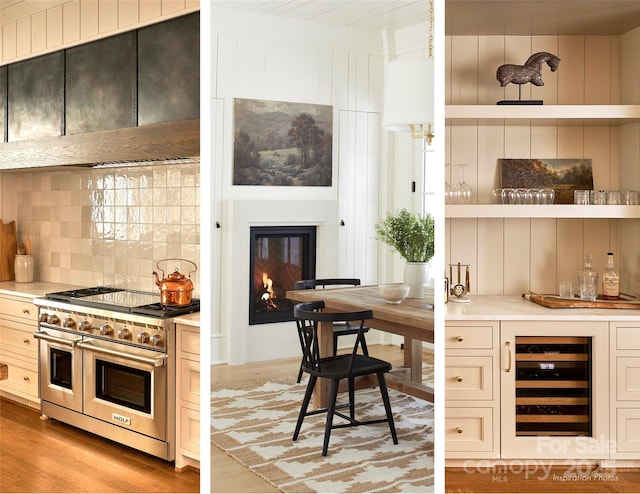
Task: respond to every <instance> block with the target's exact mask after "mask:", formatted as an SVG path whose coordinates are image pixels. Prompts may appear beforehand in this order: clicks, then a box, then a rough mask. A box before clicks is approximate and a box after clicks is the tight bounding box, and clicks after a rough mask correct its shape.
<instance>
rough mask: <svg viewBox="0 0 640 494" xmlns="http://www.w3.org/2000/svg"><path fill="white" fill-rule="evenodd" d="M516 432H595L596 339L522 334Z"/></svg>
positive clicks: (518, 341) (518, 340)
mask: <svg viewBox="0 0 640 494" xmlns="http://www.w3.org/2000/svg"><path fill="white" fill-rule="evenodd" d="M515 357H516V358H515V361H516V382H515V385H516V389H515V393H516V400H515V406H516V410H515V412H516V435H518V436H536V435H540V436H541V435H545V436H547V435H551V436H554V435H558V436H583V435H590V434H591V428H592V423H591V422H592V419H591V416H592V403H591V339H590V338H589V337H563V336H520V337H516V355H515Z"/></svg>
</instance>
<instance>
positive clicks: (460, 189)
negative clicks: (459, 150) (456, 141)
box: [453, 163, 473, 204]
mask: <svg viewBox="0 0 640 494" xmlns="http://www.w3.org/2000/svg"><path fill="white" fill-rule="evenodd" d="M456 166H458V168H459V169H460V181H459V182H458V184H457V185H456V186H455V189H454V195H453V199H455V202H456V203H458V204H471V197H472V196H473V190H472V189H471V186H470V185H469V184H467V183H466V182H465V181H464V167H465V166H469V163H461V164H459V165H456Z"/></svg>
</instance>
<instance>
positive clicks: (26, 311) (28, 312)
mask: <svg viewBox="0 0 640 494" xmlns="http://www.w3.org/2000/svg"><path fill="white" fill-rule="evenodd" d="M22 313H23V314H31V311H30V310H29V309H22Z"/></svg>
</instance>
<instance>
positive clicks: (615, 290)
mask: <svg viewBox="0 0 640 494" xmlns="http://www.w3.org/2000/svg"><path fill="white" fill-rule="evenodd" d="M619 296H620V274H619V273H618V272H617V271H616V268H615V266H614V264H613V252H608V253H607V267H606V268H605V269H604V271H602V298H603V299H605V300H616V299H618V298H619Z"/></svg>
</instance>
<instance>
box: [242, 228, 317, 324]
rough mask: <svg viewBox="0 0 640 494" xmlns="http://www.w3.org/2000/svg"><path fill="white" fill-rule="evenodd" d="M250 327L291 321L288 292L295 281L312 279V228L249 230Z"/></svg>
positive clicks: (313, 276) (314, 243) (313, 233)
mask: <svg viewBox="0 0 640 494" xmlns="http://www.w3.org/2000/svg"><path fill="white" fill-rule="evenodd" d="M250 230H251V232H250V251H249V253H250V263H251V265H250V269H249V275H250V280H249V324H250V325H254V324H266V323H275V322H284V321H292V320H293V303H292V302H291V301H290V300H287V298H286V297H285V294H286V292H287V290H293V284H294V282H296V281H298V280H304V279H310V278H315V271H316V227H315V226H275V227H274V226H252V227H251V228H250Z"/></svg>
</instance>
